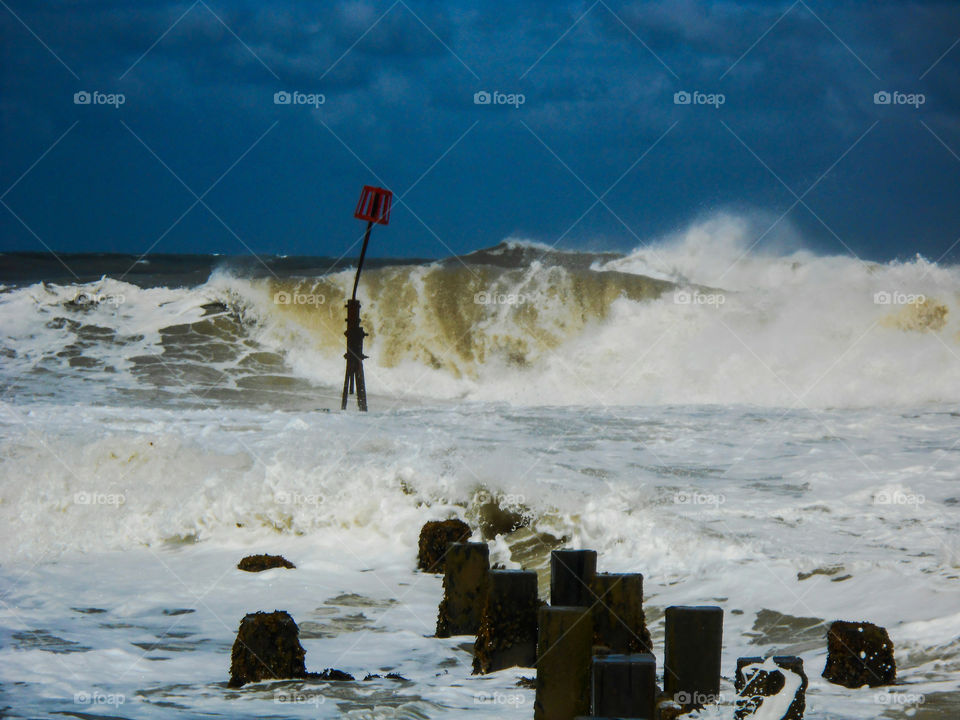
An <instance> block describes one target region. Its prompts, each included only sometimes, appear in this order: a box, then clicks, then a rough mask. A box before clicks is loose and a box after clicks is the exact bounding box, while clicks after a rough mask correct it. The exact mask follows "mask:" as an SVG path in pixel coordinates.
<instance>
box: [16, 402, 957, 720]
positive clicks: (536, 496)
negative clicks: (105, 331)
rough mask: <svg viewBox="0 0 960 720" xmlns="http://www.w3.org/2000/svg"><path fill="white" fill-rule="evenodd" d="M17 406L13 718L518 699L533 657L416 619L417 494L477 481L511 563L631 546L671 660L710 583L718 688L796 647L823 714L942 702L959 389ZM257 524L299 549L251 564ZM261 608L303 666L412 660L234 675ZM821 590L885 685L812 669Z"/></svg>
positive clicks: (923, 709) (371, 708)
mask: <svg viewBox="0 0 960 720" xmlns="http://www.w3.org/2000/svg"><path fill="white" fill-rule="evenodd" d="M371 401H372V405H373V407H375V408H376V407H383V406H385V405H388V404H389V402H388V400H387V399H384V398H371ZM5 409H6V412H5V413H4V415H3V420H4V423H3V425H2V443H3V445H2V447H3V454H2V457H3V462H2V464H0V469H2V472H3V485H2V487H3V488H4V490H3V502H2V503H0V519H2V522H3V526H4V528H5V531H4V533H3V535H2V542H3V547H2V552H3V557H4V558H5V561H4V563H3V565H2V586H3V588H4V591H3V595H2V605H0V618H2V628H3V630H2V632H3V639H4V641H3V649H2V650H0V677H2V685H3V692H4V694H5V700H4V702H5V704H6V705H8V706H9V707H10V708H11V709H10V710H8V711H7V712H8V714H10V715H11V716H13V717H35V716H37V715H42V714H53V713H57V714H59V713H87V714H88V715H91V716H95V717H98V716H99V717H106V716H117V717H169V716H170V715H171V714H172V713H175V712H176V713H181V714H183V715H185V716H187V715H189V716H196V715H197V714H202V715H206V716H212V717H217V716H220V717H242V716H250V715H258V716H261V715H262V716H269V717H278V718H280V717H340V716H346V717H383V718H392V717H403V718H407V717H409V718H417V717H427V718H433V717H457V716H461V715H462V714H463V712H464V711H467V710H468V711H469V712H470V715H471V717H474V716H475V717H478V718H479V717H491V718H492V717H518V718H519V717H529V716H530V714H531V712H532V708H531V704H532V691H529V690H522V689H518V688H516V687H514V684H515V682H516V680H517V678H518V677H520V676H524V675H526V676H530V675H532V674H533V671H532V670H523V669H517V670H508V671H503V672H501V673H498V674H496V675H494V676H491V677H486V678H478V677H472V676H471V675H470V655H469V652H468V650H467V649H465V647H466V648H468V647H469V645H465V641H467V640H469V638H453V639H450V640H439V639H436V638H432V637H430V636H431V635H432V633H433V627H434V623H435V618H436V609H437V604H438V602H439V599H440V594H441V588H440V579H439V578H438V577H435V576H432V575H423V574H421V573H418V572H416V571H415V570H414V567H415V555H416V540H417V534H418V531H419V527H420V525H421V524H422V523H423V522H424V521H426V520H428V519H433V518H438V517H445V516H447V515H448V514H455V515H459V516H461V517H466V518H468V519H473V520H474V521H476V520H477V519H478V518H480V517H481V516H483V514H484V512H485V511H484V508H485V507H488V506H489V504H490V502H491V499H497V501H498V502H500V503H502V504H504V505H506V506H511V505H512V506H513V509H514V510H516V511H517V512H519V514H520V515H521V516H522V517H524V518H526V519H525V520H524V523H525V524H526V525H527V527H524V528H522V529H520V530H519V531H517V532H515V533H513V534H511V535H507V536H506V537H504V536H502V535H501V536H500V537H498V538H497V539H496V540H494V541H493V542H492V560H493V561H495V562H504V563H506V564H507V566H508V567H518V566H519V563H518V562H516V561H517V560H520V561H522V563H523V565H524V566H526V567H533V568H540V569H542V568H543V566H544V564H545V562H546V558H547V553H548V551H549V549H550V548H551V547H553V545H552V544H551V541H550V540H549V539H548V538H547V536H550V537H552V538H558V539H562V540H565V544H566V545H567V546H570V547H590V548H594V549H596V550H598V551H599V553H600V561H599V565H600V569H601V570H603V571H640V572H643V573H644V575H645V580H646V582H645V592H646V595H647V601H646V604H647V613H648V620H649V621H650V624H651V630H652V634H653V638H654V642H655V645H656V649H657V651H658V663H662V659H663V658H662V635H663V628H662V611H663V608H665V607H666V606H668V605H671V604H681V603H682V604H699V603H709V604H719V605H721V606H723V607H724V609H725V611H726V615H725V635H724V657H723V668H724V671H725V674H726V675H729V676H731V677H728V680H727V681H725V685H724V694H725V699H726V700H727V703H728V704H729V702H732V685H730V683H729V682H728V681H729V680H730V679H732V673H733V669H734V667H735V663H736V658H737V657H740V656H746V655H758V654H759V655H765V654H771V653H796V654H799V655H801V656H802V657H803V658H804V661H805V666H806V670H807V674H808V675H809V676H810V689H809V691H808V713H807V717H810V718H867V717H905V716H907V715H906V713H916V714H915V715H912V716H913V717H922V718H948V717H954V716H955V712H956V708H957V703H958V700H960V681H958V679H957V678H958V677H960V641H958V639H957V637H958V635H960V602H958V601H960V553H958V544H957V542H958V541H957V538H958V537H960V535H958V530H960V527H958V525H960V514H958V513H957V503H958V502H960V497H958V496H960V491H958V487H957V484H956V482H957V481H956V478H957V472H958V467H960V451H958V450H957V448H955V447H954V444H955V442H956V440H955V431H954V423H955V415H954V414H953V412H955V411H956V408H950V407H936V408H930V407H927V408H914V409H912V410H909V411H905V410H903V409H898V410H848V411H830V412H810V411H804V412H800V411H790V412H784V411H782V410H770V409H756V408H752V409H745V408H744V409H736V408H707V407H697V408H683V407H673V408H671V407H667V408H649V407H647V408H639V407H637V408H617V409H616V410H612V409H607V410H597V409H593V408H565V409H558V408H522V409H518V408H511V407H506V406H494V405H474V406H467V407H453V406H421V407H419V408H412V409H405V408H397V409H394V410H375V411H374V412H371V413H369V414H368V415H366V416H360V415H357V414H354V413H348V414H340V413H316V412H294V411H260V410H253V409H237V408H233V409H231V408H224V409H221V410H217V411H213V410H186V409H178V410H176V411H162V410H158V409H156V408H129V407H108V408H98V407H89V406H74V407H64V406H57V405H44V404H34V405H32V406H30V407H29V408H24V407H10V406H7V407H6V408H5ZM733 427H735V428H737V432H730V430H729V428H733ZM18 478H30V479H31V481H30V482H29V483H26V482H17V479H18ZM78 494H79V495H78ZM477 537H479V535H478V536H477ZM253 552H279V553H282V554H283V555H284V556H286V557H287V558H288V559H290V560H291V561H293V562H294V563H295V564H296V565H297V568H296V569H295V570H272V571H268V572H266V573H262V574H248V573H244V572H241V571H238V570H236V568H235V567H234V566H235V565H236V562H237V561H238V560H239V559H240V557H242V556H243V555H244V554H248V553H253ZM541 586H542V587H545V584H544V583H542V584H541ZM273 609H285V610H288V611H290V612H291V614H292V615H293V616H294V618H295V619H296V620H297V621H298V622H299V623H300V624H301V627H302V629H303V634H302V638H303V639H302V642H303V645H304V647H305V648H306V650H307V667H308V669H310V670H314V671H320V670H322V669H324V668H326V667H337V668H340V669H343V670H346V671H348V672H351V673H352V674H354V675H355V676H356V677H358V679H362V678H363V677H365V676H366V675H367V674H371V673H376V674H381V675H383V674H386V673H387V672H397V673H399V674H400V675H402V676H403V677H404V678H407V679H408V681H409V682H406V683H404V682H397V681H388V680H371V681H367V682H363V681H362V680H360V681H359V682H357V683H355V684H337V683H317V682H306V683H265V684H261V685H258V686H252V687H246V688H243V689H241V690H232V689H228V688H227V687H226V679H227V675H228V668H229V651H230V647H231V644H232V642H233V638H234V636H235V632H236V628H237V625H238V623H239V620H240V618H241V617H242V616H243V615H244V614H245V613H246V612H252V611H254V610H273ZM834 619H849V620H854V619H856V620H859V619H864V620H870V621H873V622H876V623H878V624H881V625H884V626H886V627H887V628H888V629H889V631H890V634H891V637H892V638H893V641H894V643H895V646H896V653H897V658H898V662H899V665H900V672H899V683H900V684H899V685H898V686H896V687H894V688H888V689H884V690H882V691H879V690H871V689H869V688H864V689H861V690H857V691H852V690H846V689H844V688H839V687H836V686H832V685H829V684H828V683H826V682H825V681H823V680H822V679H821V678H819V671H820V670H821V669H822V667H823V664H824V661H825V639H824V635H825V627H824V625H823V623H824V622H829V621H830V620H834ZM83 693H88V696H89V697H90V698H93V701H94V702H97V703H100V704H89V705H84V704H83V701H84V699H85V698H86V697H88V696H84V695H83ZM121 696H122V697H123V699H124V702H123V704H122V705H120V704H119V701H118V699H119V698H120V697H121ZM111 698H112V701H113V702H114V705H112V706H111V705H109V702H110V701H111ZM920 699H922V700H923V702H922V703H921V702H920ZM103 703H106V704H103ZM714 712H715V714H716V716H717V717H726V716H728V715H729V714H730V713H731V712H732V711H731V709H730V707H729V706H728V705H727V706H723V707H721V708H718V709H716V710H715V711H714ZM350 713H353V714H352V715H351V714H350ZM707 716H709V715H707Z"/></svg>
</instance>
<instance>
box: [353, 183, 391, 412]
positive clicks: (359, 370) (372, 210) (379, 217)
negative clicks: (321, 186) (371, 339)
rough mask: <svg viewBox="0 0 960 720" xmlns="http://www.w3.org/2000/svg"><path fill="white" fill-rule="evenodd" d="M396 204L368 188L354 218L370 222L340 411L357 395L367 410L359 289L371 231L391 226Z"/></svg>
mask: <svg viewBox="0 0 960 720" xmlns="http://www.w3.org/2000/svg"><path fill="white" fill-rule="evenodd" d="M392 202H393V193H392V192H390V191H389V190H384V189H383V188H379V187H372V186H370V185H364V186H363V191H362V192H361V193H360V202H358V203H357V209H356V210H355V211H354V213H353V216H354V217H355V218H357V219H358V220H366V221H367V229H366V231H365V232H364V234H363V247H362V248H361V249H360V259H359V261H358V262H357V274H356V277H354V279H353V294H352V295H351V296H350V299H349V300H347V331H346V332H345V333H344V335H346V336H347V352H346V353H345V354H344V356H343V357H344V358H346V361H347V370H346V373H345V374H344V376H343V397H342V398H341V402H340V409H341V410H346V409H347V395H352V394H353V393H354V391H356V394H357V406H358V407H359V408H360V410H361V411H363V412H366V410H367V388H366V384H365V383H364V380H363V361H364V359H365V358H366V357H367V356H366V355H364V354H363V339H364V338H365V337H366V336H367V333H366V332H364V330H363V327H361V325H360V301H359V300H357V286H358V285H359V284H360V271H361V270H363V260H364V258H365V257H366V255H367V245H369V244H370V229H371V228H372V227H373V224H374V223H377V224H378V225H387V224H388V223H389V222H390V206H391V204H392Z"/></svg>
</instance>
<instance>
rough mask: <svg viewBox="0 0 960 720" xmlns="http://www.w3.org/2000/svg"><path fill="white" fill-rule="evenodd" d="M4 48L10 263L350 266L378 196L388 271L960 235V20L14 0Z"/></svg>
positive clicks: (5, 245)
mask: <svg viewBox="0 0 960 720" xmlns="http://www.w3.org/2000/svg"><path fill="white" fill-rule="evenodd" d="M0 34H2V51H0V52H2V87H0V122H2V141H0V142H2V144H3V148H2V157H3V162H2V168H0V193H2V202H3V206H0V248H2V249H6V250H12V249H17V250H43V249H44V246H48V247H50V248H53V249H55V250H58V251H117V252H131V253H142V252H145V251H147V250H148V249H151V248H152V252H166V253H170V252H219V253H224V254H244V253H246V252H248V251H249V250H252V251H255V252H257V253H286V254H311V255H334V256H336V255H339V254H340V253H341V252H345V251H348V250H349V248H350V247H351V246H352V245H353V244H354V242H355V241H356V240H357V238H358V237H359V235H360V233H361V231H362V226H361V224H360V223H359V222H358V221H356V220H354V219H353V218H352V211H353V206H354V204H355V203H356V200H357V196H358V194H359V190H360V187H361V186H362V185H363V184H364V183H372V184H379V183H383V184H385V185H386V186H387V187H389V188H391V189H392V190H394V191H395V192H396V193H397V194H398V196H402V199H398V200H397V202H396V205H395V209H394V214H393V220H392V223H391V225H390V227H388V228H378V229H377V231H376V232H375V234H374V240H373V245H372V248H371V252H372V253H373V254H375V255H393V256H428V257H440V256H445V255H448V254H450V253H451V252H466V251H469V250H472V249H475V248H478V247H484V246H489V245H493V244H496V243H497V242H499V241H501V240H502V239H504V238H505V237H507V236H511V235H513V236H519V237H525V238H530V239H534V240H539V241H541V242H545V243H548V244H553V243H555V242H557V241H558V240H559V245H560V246H561V247H567V248H590V249H619V250H628V249H631V248H634V247H637V246H638V245H640V244H641V243H642V242H647V241H649V240H651V239H654V238H656V237H658V236H661V235H663V234H665V233H668V232H671V231H674V230H677V229H680V228H682V227H683V226H685V225H687V224H688V223H690V222H691V221H694V220H696V219H697V218H702V217H705V216H709V215H711V214H712V213H715V212H718V211H724V210H726V211H734V212H743V213H748V214H751V215H753V214H756V215H758V216H759V217H762V218H763V220H762V221H761V222H758V223H757V231H756V238H755V239H757V240H759V246H761V247H762V246H763V245H764V244H766V243H767V242H770V241H772V240H773V239H774V238H775V237H777V233H778V231H779V230H780V229H781V228H783V227H786V226H792V227H795V228H798V229H799V230H800V235H801V236H802V237H803V238H804V239H805V242H806V243H807V244H808V245H809V246H810V247H812V248H814V249H817V250H820V251H826V252H836V253H844V252H849V251H852V252H855V253H857V254H858V255H860V256H862V257H865V258H874V259H885V258H889V257H898V256H899V257H907V256H911V255H913V254H914V253H917V252H920V253H922V254H924V255H925V256H927V257H929V258H931V259H938V258H940V257H941V256H943V255H944V253H945V252H947V250H948V249H949V248H950V247H951V245H953V243H954V242H955V241H956V240H957V239H958V238H960V203H958V202H957V196H958V189H960V84H958V82H957V78H958V76H960V44H958V40H960V5H958V3H957V2H956V1H955V0H953V1H951V2H924V3H910V2H882V1H876V2H869V3H867V2H843V3H828V2H823V1H821V0H807V1H806V2H803V1H800V0H798V2H795V3H791V2H786V1H785V2H692V1H684V0H681V1H679V2H673V3H656V2H633V1H628V0H598V1H597V2H589V1H588V2H558V1H556V0H549V1H546V0H545V1H542V2H541V1H539V0H534V1H530V2H489V1H483V0H475V1H473V2H470V1H466V0H463V1H458V2H445V3H440V2H432V1H429V0H397V1H396V2H393V1H392V0H367V1H359V2H334V1H331V2H316V3H314V2H296V3H293V2H288V3H279V2H275V1H272V0H258V1H257V2H229V3H228V2H223V0H198V2H196V3H193V4H191V3H190V2H189V1H188V2H163V1H157V0H142V1H140V2H127V3H121V2H115V1H112V0H99V1H93V0H91V1H89V2H79V1H74V2H66V1H63V0H60V1H51V2H43V3H28V2H23V0H3V6H2V8H0ZM482 90H487V91H494V90H498V91H500V92H502V93H522V94H523V95H524V96H525V102H524V104H523V105H521V106H519V107H513V106H510V105H494V104H489V105H478V104H475V103H474V94H475V93H476V92H478V91H482ZM82 91H87V92H90V93H93V92H94V91H96V92H99V93H104V94H107V95H109V94H111V93H113V94H115V93H122V94H123V96H124V103H123V104H122V105H120V106H119V107H114V106H112V105H110V104H95V103H90V104H76V103H75V101H74V98H75V93H78V92H82ZM279 91H288V92H293V91H298V92H302V93H322V94H323V95H324V98H325V102H324V104H323V105H321V106H320V107H319V108H315V107H311V106H309V105H294V104H289V105H282V104H275V102H274V94H275V93H276V92H279ZM680 91H687V92H691V93H692V92H693V91H699V92H701V93H705V94H716V93H722V94H723V96H724V102H723V104H722V105H720V106H719V107H717V106H714V105H708V104H703V105H697V104H692V103H691V104H677V103H676V102H675V93H677V92H680ZM881 91H888V92H891V93H893V92H899V93H904V96H896V98H899V99H901V100H906V101H909V100H910V98H909V97H905V96H910V95H915V94H918V93H919V94H922V95H923V100H924V102H923V104H922V105H919V106H917V105H916V103H914V104H897V102H896V98H895V101H894V102H892V103H890V104H877V103H876V102H875V93H877V92H881ZM618 180H619V182H618ZM615 183H616V185H615V186H614V184H615ZM11 186H12V189H11ZM611 187H612V189H610V188H611ZM608 189H609V192H608V193H607V191H608ZM605 193H607V194H605ZM198 197H199V198H200V200H199V201H198ZM598 197H599V198H600V201H599V202H598ZM781 216H783V220H782V221H781V223H780V224H779V225H778V226H777V227H775V228H774V229H773V230H771V231H770V232H769V233H768V234H766V235H764V234H763V233H764V232H765V231H766V229H767V228H768V227H769V226H770V225H771V224H772V223H773V221H775V220H777V219H778V218H780V217H781ZM578 220H579V222H578ZM355 253H356V248H354V249H353V250H352V251H350V254H355ZM957 257H958V253H957V251H956V248H954V251H952V252H951V253H950V254H949V255H948V256H947V259H950V260H953V261H956V259H957Z"/></svg>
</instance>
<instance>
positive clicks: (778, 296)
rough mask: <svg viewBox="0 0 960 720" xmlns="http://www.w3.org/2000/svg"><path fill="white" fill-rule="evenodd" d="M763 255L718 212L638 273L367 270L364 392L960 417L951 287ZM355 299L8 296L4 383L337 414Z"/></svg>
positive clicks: (312, 286) (59, 288) (539, 255)
mask: <svg viewBox="0 0 960 720" xmlns="http://www.w3.org/2000/svg"><path fill="white" fill-rule="evenodd" d="M754 237H756V235H755V233H753V232H751V226H750V224H749V223H748V222H747V221H746V220H744V219H742V218H738V217H734V216H727V215H721V216H718V217H715V218H712V219H710V220H707V221H705V222H701V223H698V224H695V225H693V226H691V227H689V228H687V229H686V230H684V231H683V232H680V233H678V234H676V235H673V236H670V237H666V238H662V239H661V240H659V241H658V242H656V243H654V244H652V245H650V246H648V247H645V248H641V249H638V250H636V251H635V252H632V253H629V254H627V255H620V254H613V253H601V254H597V253H573V252H560V251H555V250H552V249H550V248H548V247H546V246H542V245H537V244H534V243H528V242H522V241H516V240H511V241H507V242H505V243H502V244H501V245H499V246H497V247H495V248H490V249H488V250H483V251H479V252H476V253H472V254H470V255H467V256H463V257H460V258H452V259H448V260H445V261H441V262H435V263H431V264H424V265H407V266H393V267H385V268H380V269H375V270H370V271H366V272H365V273H364V276H363V279H362V281H361V285H360V291H359V297H360V299H361V301H362V303H363V310H362V317H363V324H364V327H365V329H366V330H367V332H368V333H369V337H368V338H367V340H366V348H365V349H366V352H367V354H368V355H369V356H370V359H369V360H368V361H367V364H366V370H367V386H368V392H370V393H371V394H372V395H376V394H378V393H379V394H385V395H392V396H403V397H411V396H415V397H420V398H427V399H431V400H439V401H443V400H472V401H496V402H508V403H514V404H525V405H543V404H547V405H552V404H558V405H577V404H591V405H593V404H608V405H620V404H701V403H722V404H753V405H765V406H799V407H803V406H809V407H868V406H882V405H897V404H916V403H927V402H936V401H957V400H960V361H958V357H960V321H958V319H957V315H958V313H957V312H956V309H957V305H958V302H960V272H958V271H957V269H956V268H954V267H945V266H940V265H937V264H935V263H932V262H929V261H927V260H925V259H923V258H921V257H916V258H914V259H912V260H909V261H905V262H890V263H883V264H881V263H867V262H862V261H860V260H858V259H856V258H852V257H846V256H821V255H815V254H813V253H811V252H808V251H792V252H781V253H777V254H773V253H769V252H767V253H757V252H752V251H751V248H750V244H751V243H752V242H753V238H754ZM351 284H352V272H351V271H342V272H336V273H331V274H327V275H323V276H320V277H301V278H296V277H285V278H278V277H266V278H255V277H250V276H245V275H243V274H240V273H237V272H235V271H230V270H228V269H224V268H221V269H218V270H216V271H214V272H213V273H212V275H211V276H210V277H209V279H208V280H207V281H206V282H205V283H203V284H202V285H199V286H196V287H190V288H167V287H153V288H141V287H138V286H135V285H132V284H129V283H125V282H120V281H117V280H114V279H111V278H109V277H105V278H103V279H102V280H100V281H99V282H95V283H86V284H76V285H52V284H48V283H39V284H35V285H30V286H26V287H14V288H11V287H5V288H2V289H0V324H2V327H3V337H2V340H0V343H2V345H0V353H2V354H3V356H4V360H5V361H4V371H3V372H4V378H5V380H6V382H7V383H9V384H12V385H13V386H14V387H15V388H17V389H18V390H19V391H20V392H23V393H37V392H43V391H44V390H41V388H46V389H47V391H48V390H49V388H50V387H51V385H60V384H61V381H62V385H63V387H67V388H69V387H72V385H71V383H74V382H82V383H83V386H84V388H86V391H88V392H89V391H90V388H91V387H93V388H107V387H109V388H114V389H116V388H123V389H124V390H125V391H126V392H129V393H132V394H134V395H135V396H136V397H139V398H141V399H142V398H144V397H147V396H148V395H149V393H148V392H147V391H149V392H153V393H158V394H161V395H162V396H163V397H167V396H177V395H180V396H189V395H197V394H198V393H201V392H202V393H203V394H204V395H206V394H208V393H211V392H212V393H213V394H214V396H218V394H219V396H221V397H227V396H228V395H230V394H231V393H232V397H233V398H234V399H236V400H237V401H238V402H239V401H240V400H239V398H242V397H243V395H244V393H248V394H251V393H252V394H253V395H254V396H256V397H257V398H260V396H259V395H256V393H260V392H263V393H267V394H268V395H269V393H273V396H272V397H274V399H275V398H276V397H277V396H278V393H279V394H282V393H283V392H286V393H287V394H288V395H290V396H296V397H301V398H302V397H303V396H304V394H307V395H309V393H310V392H311V391H314V392H317V393H320V394H323V393H324V392H326V393H328V395H330V396H335V394H336V392H335V391H336V390H338V389H339V385H340V382H341V378H342V373H343V348H344V337H343V330H344V308H343V300H344V298H345V297H346V296H347V295H348V293H349V290H350V286H351ZM54 378H56V379H57V382H55V383H51V382H50V381H51V379H54ZM159 396H160V395H158V397H159Z"/></svg>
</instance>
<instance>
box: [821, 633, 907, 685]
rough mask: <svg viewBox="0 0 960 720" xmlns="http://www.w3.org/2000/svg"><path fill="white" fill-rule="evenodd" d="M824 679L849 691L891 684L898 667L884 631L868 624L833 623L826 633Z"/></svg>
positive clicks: (890, 643)
mask: <svg viewBox="0 0 960 720" xmlns="http://www.w3.org/2000/svg"><path fill="white" fill-rule="evenodd" d="M823 677H824V678H826V679H827V680H829V681H830V682H832V683H834V684H836V685H843V686H844V687H848V688H858V687H863V686H864V685H869V686H870V687H877V686H879V685H891V684H893V682H894V681H895V680H896V677H897V663H896V661H895V660H894V657H893V642H892V641H891V640H890V636H889V635H888V634H887V631H886V629H885V628H882V627H880V626H879V625H874V624H873V623H868V622H846V621H843V620H837V621H836V622H834V623H832V624H831V625H830V629H829V630H828V631H827V664H826V666H825V667H824V668H823Z"/></svg>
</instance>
